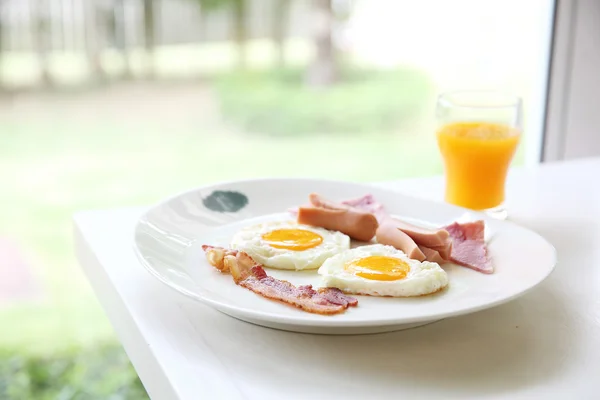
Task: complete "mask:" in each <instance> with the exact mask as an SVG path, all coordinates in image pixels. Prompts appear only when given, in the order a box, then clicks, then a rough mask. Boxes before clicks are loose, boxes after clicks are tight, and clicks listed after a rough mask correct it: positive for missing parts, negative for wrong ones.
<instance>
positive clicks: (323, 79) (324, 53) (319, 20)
mask: <svg viewBox="0 0 600 400" xmlns="http://www.w3.org/2000/svg"><path fill="white" fill-rule="evenodd" d="M314 2H315V17H314V19H313V23H314V24H315V32H314V43H315V50H316V56H315V58H314V60H313V63H312V64H311V65H310V67H309V69H308V71H307V76H306V81H307V83H308V84H309V85H311V86H330V85H332V84H334V83H335V82H336V81H337V80H338V78H339V71H338V65H337V55H336V49H335V46H334V43H333V23H334V16H333V9H332V0H314Z"/></svg>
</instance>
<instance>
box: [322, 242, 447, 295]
mask: <svg viewBox="0 0 600 400" xmlns="http://www.w3.org/2000/svg"><path fill="white" fill-rule="evenodd" d="M318 273H319V275H321V276H322V278H323V282H324V284H325V285H326V286H330V287H337V288H339V289H340V290H342V291H343V292H344V293H354V294H366V295H371V296H393V297H413V296H423V295H427V294H431V293H435V292H437V291H439V290H441V289H443V288H445V287H446V286H447V285H448V275H447V274H446V271H444V270H443V269H442V268H441V267H440V266H439V265H438V264H437V263H433V262H428V261H423V262H420V261H417V260H413V259H411V258H409V257H408V256H407V255H406V254H405V253H404V252H402V251H400V250H397V249H395V248H394V247H392V246H386V245H382V244H373V245H368V246H362V247H357V248H354V249H350V250H346V251H345V252H343V253H340V254H337V255H335V256H333V257H331V258H329V259H327V261H325V262H324V263H323V265H322V266H321V268H319V270H318Z"/></svg>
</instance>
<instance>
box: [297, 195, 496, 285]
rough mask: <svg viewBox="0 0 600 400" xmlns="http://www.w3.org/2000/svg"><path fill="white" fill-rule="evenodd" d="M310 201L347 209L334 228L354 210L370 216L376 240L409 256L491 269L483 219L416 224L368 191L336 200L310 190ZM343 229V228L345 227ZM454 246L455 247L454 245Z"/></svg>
mask: <svg viewBox="0 0 600 400" xmlns="http://www.w3.org/2000/svg"><path fill="white" fill-rule="evenodd" d="M310 201H311V206H312V207H319V208H321V209H326V210H335V209H345V210H351V212H346V213H341V212H340V214H339V216H338V217H339V219H338V220H336V221H335V224H336V227H337V228H340V227H342V226H344V224H349V221H350V219H347V220H345V219H346V217H347V215H351V216H352V215H355V213H357V212H358V211H362V212H363V213H366V214H370V215H372V216H374V217H375V218H376V219H377V223H378V225H377V228H376V230H375V239H376V241H377V243H380V244H384V245H389V246H393V247H394V248H396V249H398V250H401V251H403V252H404V253H406V254H407V255H408V257H409V258H411V259H414V260H417V261H424V260H426V261H431V262H437V263H439V264H444V263H447V262H452V263H455V264H458V265H461V266H464V267H468V268H471V269H473V270H476V271H479V272H483V273H488V274H491V273H493V272H494V268H493V266H492V263H491V259H490V257H489V254H488V250H487V245H486V243H485V240H484V238H483V232H484V228H485V223H484V221H475V222H470V223H466V224H460V223H454V224H451V225H448V226H446V227H443V228H437V229H431V228H425V227H420V226H416V225H413V224H410V223H408V222H405V221H402V220H399V219H398V218H395V217H392V216H390V215H389V214H388V213H387V212H386V211H385V208H384V207H383V205H382V204H381V203H379V202H378V201H377V200H375V198H374V197H373V195H371V194H367V195H365V196H362V197H358V198H355V199H349V200H342V201H340V202H339V203H335V202H332V201H329V200H325V199H323V198H322V197H321V196H319V195H316V194H311V196H310ZM311 206H303V207H300V208H299V209H297V210H294V209H291V210H290V212H291V213H292V214H296V215H297V214H299V211H300V210H301V209H302V208H307V207H311ZM344 207H347V208H344ZM323 220H326V218H323ZM307 223H309V224H311V225H312V224H313V223H314V221H307ZM319 224H320V225H323V224H324V222H317V223H316V225H319ZM349 225H352V226H353V227H356V226H360V225H357V224H356V223H353V224H349ZM332 229H336V228H335V227H334V228H332ZM345 229H346V230H347V227H346V228H345ZM356 231H359V229H356ZM345 233H348V232H345ZM370 233H371V232H369V235H370ZM357 235H359V234H357V232H352V234H349V236H351V237H352V238H355V239H356V236H357ZM365 236H368V235H365ZM456 246H459V247H458V248H455V247H456Z"/></svg>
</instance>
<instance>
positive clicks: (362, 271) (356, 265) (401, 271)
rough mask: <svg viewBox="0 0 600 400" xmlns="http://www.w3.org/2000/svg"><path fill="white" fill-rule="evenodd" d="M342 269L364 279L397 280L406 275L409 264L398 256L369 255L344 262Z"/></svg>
mask: <svg viewBox="0 0 600 400" xmlns="http://www.w3.org/2000/svg"><path fill="white" fill-rule="evenodd" d="M344 269H345V270H346V271H348V272H350V273H352V274H354V275H356V276H360V277H361V278H365V279H371V280H375V281H397V280H400V279H403V278H405V277H406V275H407V274H408V272H409V271H410V266H409V265H408V264H407V263H405V262H404V261H402V260H400V259H399V258H394V257H386V256H369V257H363V258H359V259H357V260H354V261H350V262H349V263H346V265H344Z"/></svg>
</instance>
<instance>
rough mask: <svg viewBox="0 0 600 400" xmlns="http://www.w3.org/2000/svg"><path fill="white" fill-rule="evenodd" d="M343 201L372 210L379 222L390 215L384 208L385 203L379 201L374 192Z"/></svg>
mask: <svg viewBox="0 0 600 400" xmlns="http://www.w3.org/2000/svg"><path fill="white" fill-rule="evenodd" d="M341 203H342V204H345V205H347V206H350V207H354V208H357V209H359V210H363V211H366V212H370V213H371V214H373V215H375V217H376V218H377V221H378V222H381V221H383V220H384V219H385V218H387V217H388V215H387V213H386V212H385V209H384V208H383V204H381V203H379V202H377V200H375V198H374V197H373V195H372V194H366V195H364V196H361V197H357V198H355V199H349V200H343V201H342V202H341Z"/></svg>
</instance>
